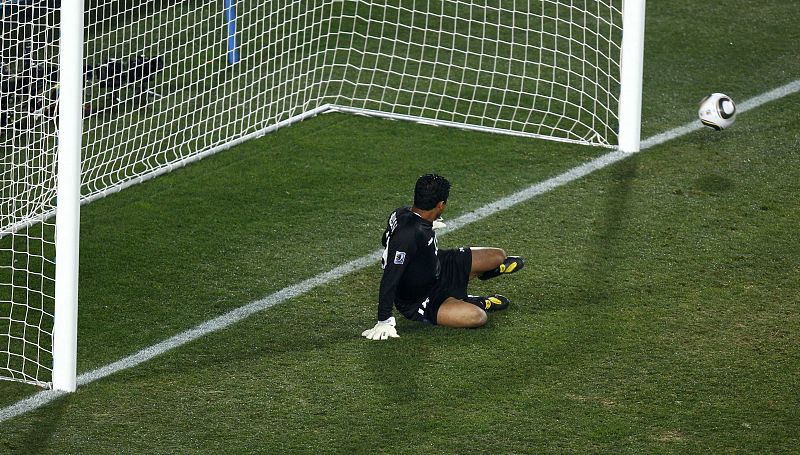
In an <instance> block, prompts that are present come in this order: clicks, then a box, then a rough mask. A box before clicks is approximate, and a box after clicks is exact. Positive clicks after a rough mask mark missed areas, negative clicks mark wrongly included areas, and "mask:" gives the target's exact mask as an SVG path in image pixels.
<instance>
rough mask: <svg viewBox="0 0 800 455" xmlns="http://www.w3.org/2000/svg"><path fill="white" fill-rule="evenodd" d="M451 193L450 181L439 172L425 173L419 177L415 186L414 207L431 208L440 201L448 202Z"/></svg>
mask: <svg viewBox="0 0 800 455" xmlns="http://www.w3.org/2000/svg"><path fill="white" fill-rule="evenodd" d="M449 195H450V182H449V181H448V180H447V179H446V178H444V177H442V176H441V175H437V174H425V175H423V176H422V177H420V178H418V179H417V185H416V186H415V187H414V207H416V208H418V209H422V210H431V209H432V208H434V207H436V204H438V203H439V202H445V203H446V202H447V197H448V196H449Z"/></svg>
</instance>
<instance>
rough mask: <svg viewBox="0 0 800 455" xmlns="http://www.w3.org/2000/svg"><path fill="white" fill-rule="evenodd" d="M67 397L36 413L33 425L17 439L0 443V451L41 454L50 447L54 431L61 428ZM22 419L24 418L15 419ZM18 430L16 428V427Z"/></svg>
mask: <svg viewBox="0 0 800 455" xmlns="http://www.w3.org/2000/svg"><path fill="white" fill-rule="evenodd" d="M68 400H69V397H62V398H59V399H57V400H55V401H54V402H53V403H52V404H50V405H48V406H47V408H46V411H45V412H39V413H37V417H36V418H35V421H34V423H32V424H31V425H30V426H29V427H28V428H27V429H26V430H25V431H23V432H21V433H17V437H15V438H14V439H13V441H12V440H7V441H5V442H2V443H0V451H1V452H3V453H8V454H36V453H43V452H45V451H46V449H47V448H48V447H50V446H51V441H52V439H53V435H54V434H55V432H56V429H57V428H59V427H60V426H61V427H63V424H62V420H64V417H65V414H66V408H67V402H68ZM17 418H18V419H19V418H24V417H17ZM17 428H18V427H17Z"/></svg>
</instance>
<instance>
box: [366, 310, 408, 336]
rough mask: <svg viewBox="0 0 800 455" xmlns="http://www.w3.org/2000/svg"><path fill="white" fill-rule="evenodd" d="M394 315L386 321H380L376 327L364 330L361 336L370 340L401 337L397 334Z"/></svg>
mask: <svg viewBox="0 0 800 455" xmlns="http://www.w3.org/2000/svg"><path fill="white" fill-rule="evenodd" d="M394 326H395V321H394V316H392V317H390V318H389V319H387V320H385V321H378V323H377V324H375V327H373V328H371V329H367V330H364V331H363V332H361V336H362V337H365V338H366V339H368V340H385V339H387V338H400V335H398V334H397V329H395V328H394Z"/></svg>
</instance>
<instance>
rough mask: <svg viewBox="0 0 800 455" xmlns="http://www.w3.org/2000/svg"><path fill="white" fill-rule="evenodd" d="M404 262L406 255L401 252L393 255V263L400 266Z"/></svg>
mask: <svg viewBox="0 0 800 455" xmlns="http://www.w3.org/2000/svg"><path fill="white" fill-rule="evenodd" d="M404 262H406V253H405V252H403V251H398V252H396V253H395V254H394V263H395V264H397V265H400V264H402V263H404Z"/></svg>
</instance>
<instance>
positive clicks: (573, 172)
mask: <svg viewBox="0 0 800 455" xmlns="http://www.w3.org/2000/svg"><path fill="white" fill-rule="evenodd" d="M797 92H800V79H798V80H796V81H794V82H791V83H789V84H786V85H784V86H782V87H778V88H776V89H775V90H772V91H769V92H766V93H763V94H761V95H759V96H756V97H755V98H751V99H749V100H746V101H744V102H742V103H741V104H740V105H739V106H738V109H739V113H742V112H746V111H749V110H751V109H754V108H756V107H759V106H761V105H762V104H765V103H768V102H770V101H775V100H778V99H780V98H783V97H785V96H788V95H791V94H794V93H797ZM701 128H703V126H702V125H701V124H700V123H699V122H696V121H693V122H690V123H687V124H685V125H683V126H681V127H678V128H674V129H671V130H669V131H667V132H665V133H661V134H658V135H656V136H653V137H650V138H648V139H646V140H644V141H643V142H642V144H641V150H646V149H648V148H651V147H655V146H656V145H660V144H663V143H664V142H667V141H670V140H672V139H676V138H679V137H681V136H684V135H686V134H689V133H691V132H693V131H696V130H699V129H701ZM629 156H632V154H631V153H624V152H620V151H614V152H609V153H607V154H605V155H602V156H600V157H598V158H596V159H594V160H592V161H590V162H588V163H586V164H583V165H581V166H577V167H575V168H573V169H570V170H569V171H567V172H564V173H563V174H560V175H557V176H555V177H553V178H550V179H548V180H545V181H543V182H541V183H537V184H535V185H532V186H530V187H528V188H525V189H523V190H521V191H519V192H517V193H514V194H512V195H510V196H507V197H504V198H502V199H499V200H497V201H495V202H492V203H490V204H487V205H485V206H483V207H481V208H479V209H477V210H475V211H473V212H470V213H467V214H464V215H461V216H459V217H458V218H454V219H452V220H450V221H448V224H447V227H446V228H445V229H443V230H442V231H440V232H441V233H446V232H450V231H454V230H456V229H460V228H462V227H464V226H467V225H468V224H471V223H474V222H476V221H480V220H482V219H484V218H486V217H488V216H490V215H494V214H495V213H498V212H501V211H503V210H507V209H509V208H511V207H513V206H515V205H517V204H519V203H521V202H525V201H528V200H530V199H532V198H534V197H536V196H538V195H540V194H544V193H547V192H548V191H550V190H553V189H555V188H558V187H559V186H562V185H565V184H567V183H570V182H572V181H575V180H577V179H579V178H581V177H583V176H585V175H588V174H590V173H592V172H594V171H597V170H600V169H603V168H604V167H606V166H609V165H611V164H613V163H616V162H618V161H621V160H624V159H625V158H627V157H629ZM382 252H383V250H376V251H374V252H372V253H370V254H368V255H366V256H363V257H361V258H358V259H355V260H353V261H350V262H348V263H346V264H343V265H340V266H338V267H336V268H334V269H332V270H330V271H328V272H325V273H322V274H319V275H317V276H315V277H312V278H309V279H307V280H305V281H301V282H300V283H297V284H294V285H292V286H288V287H286V288H283V289H281V290H280V291H277V292H275V293H273V294H270V295H268V296H267V297H264V298H263V299H261V300H257V301H255V302H251V303H249V304H247V305H245V306H242V307H239V308H237V309H235V310H232V311H230V312H228V313H225V314H223V315H222V316H219V317H216V318H214V319H211V320H209V321H206V322H204V323H202V324H200V325H198V326H195V327H194V328H191V329H189V330H187V331H185V332H182V333H179V334H177V335H175V336H173V337H171V338H169V339H167V340H164V341H162V342H161V343H158V344H155V345H153V346H150V347H148V348H145V349H142V350H141V351H139V352H137V353H135V354H133V355H130V356H128V357H125V358H123V359H120V360H117V361H116V362H113V363H109V364H108V365H105V366H103V367H100V368H97V369H95V370H92V371H89V372H88V373H84V374H82V375H80V376H78V385H79V386H84V385H87V384H89V383H91V382H94V381H96V380H98V379H102V378H104V377H106V376H109V375H111V374H114V373H116V372H118V371H122V370H125V369H128V368H133V367H135V366H138V365H140V364H142V363H144V362H146V361H148V360H150V359H152V358H153V357H156V356H158V355H161V354H164V353H165V352H167V351H170V350H172V349H174V348H177V347H180V346H183V345H184V344H186V343H188V342H190V341H193V340H195V339H197V338H200V337H202V336H204V335H208V334H210V333H213V332H217V331H219V330H222V329H224V328H226V327H228V326H231V325H233V324H235V323H237V322H239V321H241V320H243V319H245V318H248V317H250V316H251V315H253V314H255V313H258V312H261V311H264V310H266V309H267V308H270V307H272V306H275V305H277V304H279V303H281V302H284V301H286V300H288V299H291V298H294V297H297V296H300V295H303V294H305V293H306V292H308V291H310V290H312V289H314V288H316V287H318V286H322V285H324V284H327V283H330V282H332V281H335V280H338V279H339V278H342V277H344V276H346V275H348V274H350V273H352V272H355V271H358V270H361V269H363V268H365V267H367V266H369V265H372V264H374V263H375V262H377V261H378V259H379V258H380V256H381V254H382ZM62 395H67V393H66V392H60V391H55V390H45V391H42V392H38V393H36V394H34V395H31V396H30V397H28V398H25V399H23V400H20V401H18V402H17V403H15V404H13V405H11V406H8V407H6V408H3V409H0V422H4V421H6V420H9V419H12V418H14V417H16V416H19V415H21V414H25V413H27V412H29V411H32V410H34V409H37V408H40V407H42V406H44V405H46V404H48V403H50V402H51V401H53V400H55V399H56V398H59V397H61V396H62Z"/></svg>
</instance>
